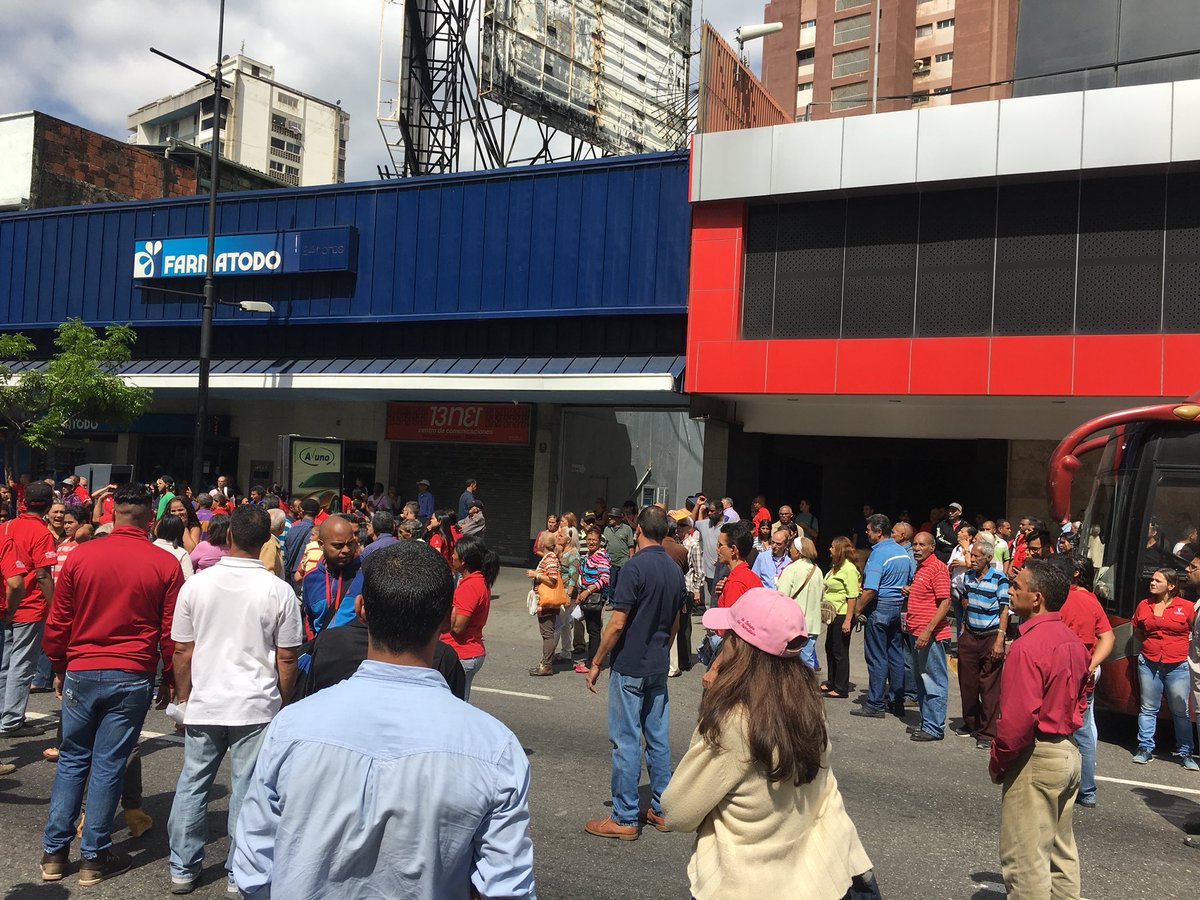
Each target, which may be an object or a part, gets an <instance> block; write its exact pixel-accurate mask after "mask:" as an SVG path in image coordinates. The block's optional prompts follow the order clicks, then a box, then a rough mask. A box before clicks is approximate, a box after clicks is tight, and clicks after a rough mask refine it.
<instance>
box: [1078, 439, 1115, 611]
mask: <svg viewBox="0 0 1200 900" xmlns="http://www.w3.org/2000/svg"><path fill="white" fill-rule="evenodd" d="M1111 456H1112V447H1111V446H1110V447H1109V448H1107V449H1106V450H1105V451H1104V456H1103V458H1102V460H1101V463H1100V472H1101V473H1104V472H1109V473H1111V472H1112V468H1113V467H1112V463H1111ZM1117 479H1118V476H1117V475H1116V474H1100V475H1098V476H1097V477H1096V481H1095V485H1094V487H1093V488H1092V497H1091V499H1090V500H1089V501H1088V506H1087V511H1086V513H1085V514H1084V517H1083V528H1082V531H1081V539H1080V545H1079V551H1080V552H1081V553H1083V554H1084V555H1086V556H1087V557H1088V558H1089V559H1090V560H1091V561H1092V564H1093V565H1094V566H1095V567H1096V583H1095V587H1094V590H1095V593H1096V596H1097V597H1099V598H1100V602H1101V603H1103V604H1104V606H1105V608H1107V609H1109V610H1114V609H1115V600H1114V590H1115V588H1114V585H1115V584H1116V573H1117V568H1116V567H1117V558H1116V557H1117V553H1116V544H1115V543H1114V542H1113V541H1112V540H1111V538H1112V535H1113V517H1114V515H1115V514H1116V508H1115V505H1114V501H1115V498H1116V496H1117Z"/></svg>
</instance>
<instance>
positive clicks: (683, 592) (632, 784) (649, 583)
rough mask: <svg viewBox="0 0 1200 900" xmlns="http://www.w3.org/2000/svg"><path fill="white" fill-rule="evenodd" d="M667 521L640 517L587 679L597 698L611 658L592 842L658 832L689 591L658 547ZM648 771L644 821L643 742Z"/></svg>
mask: <svg viewBox="0 0 1200 900" xmlns="http://www.w3.org/2000/svg"><path fill="white" fill-rule="evenodd" d="M666 536H667V514H666V512H665V511H664V510H662V509H660V508H658V507H657V506H647V507H646V508H645V509H643V510H642V511H641V513H639V514H638V517H637V533H636V539H637V552H636V553H635V554H634V555H633V556H631V557H630V558H629V562H627V563H626V564H625V568H624V571H623V572H622V574H621V580H620V581H619V582H618V584H617V588H616V593H615V594H614V595H613V599H612V607H613V612H612V616H611V617H610V618H609V620H608V624H607V625H606V626H605V627H604V634H603V635H602V637H601V639H600V648H599V650H597V651H596V655H595V657H594V658H593V659H592V663H591V668H590V669H589V670H588V674H587V686H588V690H590V691H591V692H592V693H595V692H596V679H597V678H599V677H600V666H601V663H603V661H604V658H605V657H606V656H607V655H608V653H609V651H610V650H611V651H612V660H611V667H612V671H611V673H610V675H609V684H608V738H609V740H610V741H612V745H613V756H612V804H613V805H612V815H611V816H610V817H609V818H605V819H592V820H591V821H589V822H587V823H586V824H585V825H584V826H583V829H584V831H586V832H587V833H588V834H592V835H595V836H596V837H606V838H617V839H618V840H622V841H636V840H637V839H638V835H639V834H640V825H641V823H642V822H645V823H647V824H650V825H653V826H654V827H655V828H657V829H658V830H659V831H666V830H667V827H666V824H665V822H664V821H663V817H662V795H663V791H665V790H666V788H667V783H668V782H669V781H670V780H671V746H670V742H669V733H668V721H669V719H668V705H667V671H668V669H669V668H670V651H671V644H672V643H674V641H675V634H676V631H677V629H678V628H679V616H680V614H681V613H682V611H683V610H684V604H685V602H686V599H687V589H686V587H685V586H684V582H683V572H682V571H681V570H680V568H679V566H678V565H677V564H676V563H675V561H674V560H672V559H671V557H670V556H668V555H667V552H666V551H665V550H664V549H663V548H662V541H663V538H665V537H666ZM643 737H644V738H645V740H646V766H647V768H648V769H649V770H650V807H649V809H647V810H646V812H645V815H642V813H641V809H640V803H639V800H638V782H639V781H640V780H641V777H642V738H643Z"/></svg>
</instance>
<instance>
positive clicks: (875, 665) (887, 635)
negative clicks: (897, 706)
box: [863, 600, 904, 709]
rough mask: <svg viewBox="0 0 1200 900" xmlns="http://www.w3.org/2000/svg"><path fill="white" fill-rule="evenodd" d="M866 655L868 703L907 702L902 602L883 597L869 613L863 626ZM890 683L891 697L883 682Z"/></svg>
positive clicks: (872, 705) (879, 705)
mask: <svg viewBox="0 0 1200 900" xmlns="http://www.w3.org/2000/svg"><path fill="white" fill-rule="evenodd" d="M863 638H864V644H865V647H866V656H867V674H868V676H869V677H870V681H869V683H868V685H867V706H868V707H869V708H871V709H883V708H884V705H885V700H886V703H888V704H892V703H903V702H904V640H903V635H902V634H901V632H900V601H899V600H880V601H877V602H876V604H875V608H874V609H873V610H871V614H870V615H869V616H867V625H866V628H864V629H863ZM884 682H888V696H887V697H886V698H885V697H884V690H883V685H884Z"/></svg>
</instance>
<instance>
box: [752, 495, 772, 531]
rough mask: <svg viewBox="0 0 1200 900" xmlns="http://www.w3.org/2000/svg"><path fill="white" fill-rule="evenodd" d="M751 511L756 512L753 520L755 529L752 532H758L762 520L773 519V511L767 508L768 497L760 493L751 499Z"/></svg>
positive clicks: (768, 520)
mask: <svg viewBox="0 0 1200 900" xmlns="http://www.w3.org/2000/svg"><path fill="white" fill-rule="evenodd" d="M750 512H752V513H753V514H754V517H753V518H752V519H751V521H752V522H753V523H754V531H753V532H752V534H758V526H759V523H761V522H770V521H771V511H770V510H769V509H767V498H766V497H764V496H763V495H762V494H759V495H758V496H757V497H755V498H754V499H753V500H751V501H750Z"/></svg>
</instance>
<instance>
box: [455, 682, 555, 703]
mask: <svg viewBox="0 0 1200 900" xmlns="http://www.w3.org/2000/svg"><path fill="white" fill-rule="evenodd" d="M475 691H482V692H483V693H485V694H503V695H504V696H505V697H525V698H526V699H528V700H553V699H554V698H553V697H548V696H546V695H545V694H526V693H524V692H523V691H502V690H500V688H485V687H476V686H475V685H471V692H472V693H474V692H475Z"/></svg>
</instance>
